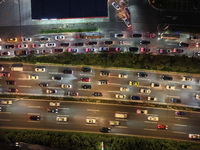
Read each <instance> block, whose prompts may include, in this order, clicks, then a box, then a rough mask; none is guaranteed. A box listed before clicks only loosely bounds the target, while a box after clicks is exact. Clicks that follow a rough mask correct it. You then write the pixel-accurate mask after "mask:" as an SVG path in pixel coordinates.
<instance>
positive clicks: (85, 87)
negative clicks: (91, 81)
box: [81, 84, 92, 89]
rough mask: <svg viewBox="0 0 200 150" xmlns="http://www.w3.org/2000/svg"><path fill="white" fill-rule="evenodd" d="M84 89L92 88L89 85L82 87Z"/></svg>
mask: <svg viewBox="0 0 200 150" xmlns="http://www.w3.org/2000/svg"><path fill="white" fill-rule="evenodd" d="M81 87H82V89H91V88H92V86H91V85H88V84H84V85H81Z"/></svg>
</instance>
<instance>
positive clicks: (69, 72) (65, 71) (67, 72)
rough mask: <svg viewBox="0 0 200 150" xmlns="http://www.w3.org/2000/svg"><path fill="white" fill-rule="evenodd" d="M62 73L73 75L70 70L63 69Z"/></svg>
mask: <svg viewBox="0 0 200 150" xmlns="http://www.w3.org/2000/svg"><path fill="white" fill-rule="evenodd" d="M63 73H64V74H73V70H72V69H70V68H65V69H64V70H63Z"/></svg>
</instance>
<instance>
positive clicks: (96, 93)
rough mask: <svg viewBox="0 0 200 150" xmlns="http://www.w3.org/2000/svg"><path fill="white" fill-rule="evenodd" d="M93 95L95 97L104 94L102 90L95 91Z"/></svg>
mask: <svg viewBox="0 0 200 150" xmlns="http://www.w3.org/2000/svg"><path fill="white" fill-rule="evenodd" d="M93 96H94V97H101V96H103V94H102V93H101V92H94V93H93Z"/></svg>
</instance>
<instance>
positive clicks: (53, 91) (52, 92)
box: [46, 89, 57, 94]
mask: <svg viewBox="0 0 200 150" xmlns="http://www.w3.org/2000/svg"><path fill="white" fill-rule="evenodd" d="M46 93H47V94H55V93H57V90H54V89H47V90H46Z"/></svg>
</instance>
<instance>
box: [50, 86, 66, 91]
mask: <svg viewBox="0 0 200 150" xmlns="http://www.w3.org/2000/svg"><path fill="white" fill-rule="evenodd" d="M48 88H53V89H63V90H64V88H61V87H53V86H48Z"/></svg>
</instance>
